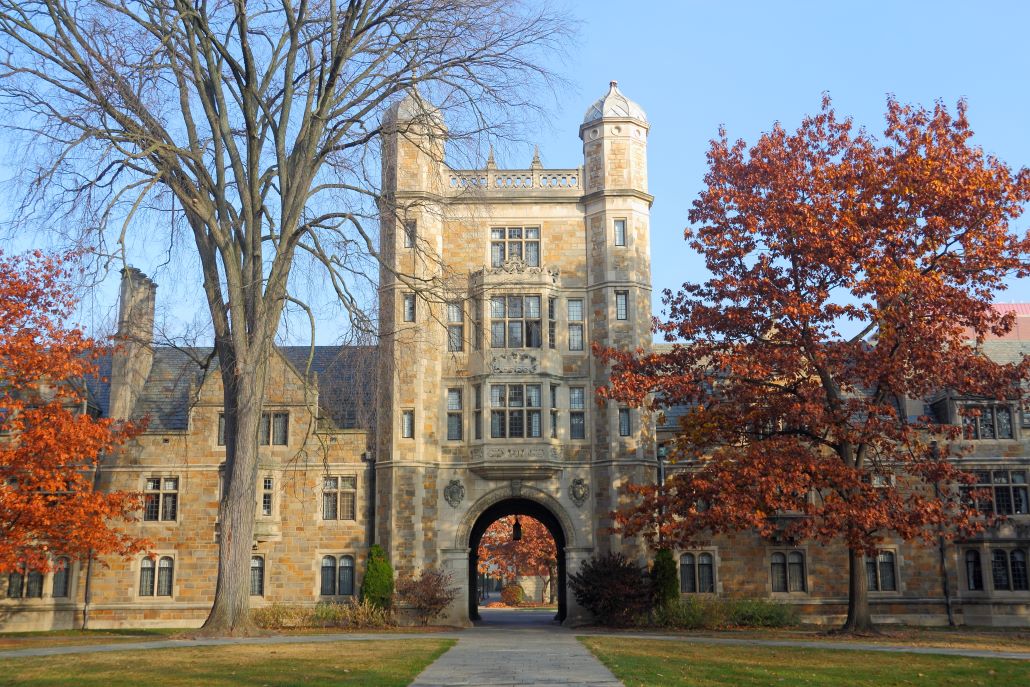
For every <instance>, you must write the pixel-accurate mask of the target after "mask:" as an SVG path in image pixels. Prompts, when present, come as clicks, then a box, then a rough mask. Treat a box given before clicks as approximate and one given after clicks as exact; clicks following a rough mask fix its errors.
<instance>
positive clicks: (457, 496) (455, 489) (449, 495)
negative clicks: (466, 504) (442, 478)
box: [443, 479, 465, 508]
mask: <svg viewBox="0 0 1030 687" xmlns="http://www.w3.org/2000/svg"><path fill="white" fill-rule="evenodd" d="M443 498H444V500H445V501H447V503H449V504H450V506H451V508H457V507H458V504H459V503H461V502H462V500H464V498H465V485H463V484H462V483H461V482H460V481H459V480H456V479H452V480H451V482H450V484H448V485H447V486H446V487H444V489H443Z"/></svg>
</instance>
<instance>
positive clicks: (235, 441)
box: [201, 346, 267, 635]
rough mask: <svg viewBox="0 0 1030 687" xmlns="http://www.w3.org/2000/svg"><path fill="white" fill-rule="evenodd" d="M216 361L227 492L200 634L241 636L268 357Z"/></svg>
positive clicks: (247, 625) (249, 625)
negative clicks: (208, 603)
mask: <svg viewBox="0 0 1030 687" xmlns="http://www.w3.org/2000/svg"><path fill="white" fill-rule="evenodd" d="M255 348H258V347H256V346H255ZM220 365H221V368H222V379H223V383H224V387H225V394H224V397H225V444H226V461H225V475H224V477H223V479H224V481H225V484H226V490H225V493H224V494H223V495H222V499H221V501H220V502H219V507H218V523H219V529H218V533H219V535H218V536H219V537H220V538H221V540H222V541H221V545H220V546H219V547H218V579H217V581H216V583H215V600H214V605H213V606H212V607H211V613H210V614H209V615H208V617H207V620H206V621H204V626H203V627H202V628H201V633H202V634H214V635H245V634H250V633H252V632H253V631H254V629H255V627H254V624H253V622H252V621H251V618H250V585H249V584H248V583H247V581H248V580H249V575H250V558H251V552H252V547H253V541H254V517H255V515H256V510H257V496H256V489H257V472H258V460H257V458H258V456H257V450H258V449H257V447H258V435H259V432H260V423H261V408H262V399H263V398H264V390H265V374H266V371H267V356H264V355H262V356H260V357H259V358H258V359H257V360H254V361H252V362H251V363H249V364H248V363H246V362H244V363H241V364H239V365H237V364H236V362H235V361H233V360H232V359H226V360H225V361H224V362H222V360H221V358H220ZM247 368H250V369H247Z"/></svg>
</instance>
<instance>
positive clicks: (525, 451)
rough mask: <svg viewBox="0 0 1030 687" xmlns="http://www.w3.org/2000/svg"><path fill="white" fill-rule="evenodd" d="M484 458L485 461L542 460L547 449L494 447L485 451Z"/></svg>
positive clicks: (536, 447)
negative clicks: (485, 458)
mask: <svg viewBox="0 0 1030 687" xmlns="http://www.w3.org/2000/svg"><path fill="white" fill-rule="evenodd" d="M552 450H553V449H552ZM552 455H553V454H552ZM486 457H487V460H491V459H492V460H544V459H545V458H546V457H547V449H545V448H544V447H543V446H515V447H511V446H507V447H501V446H495V447H493V448H488V449H487V450H486Z"/></svg>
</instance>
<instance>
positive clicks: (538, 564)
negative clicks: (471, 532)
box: [479, 515, 558, 600]
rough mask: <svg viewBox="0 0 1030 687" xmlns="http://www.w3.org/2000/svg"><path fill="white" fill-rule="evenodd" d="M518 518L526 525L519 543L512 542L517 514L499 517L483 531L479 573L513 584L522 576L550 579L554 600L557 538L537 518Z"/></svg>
mask: <svg viewBox="0 0 1030 687" xmlns="http://www.w3.org/2000/svg"><path fill="white" fill-rule="evenodd" d="M518 517H519V523H520V524H521V525H522V539H520V540H519V541H514V540H513V539H512V528H513V527H514V526H515V516H514V515H508V516H505V517H503V518H499V519H498V520H496V521H495V522H493V523H492V524H491V525H490V526H489V527H487V528H486V531H485V532H483V538H482V539H481V540H480V542H479V572H480V573H483V574H487V575H497V576H499V577H500V578H501V579H503V580H510V581H512V582H514V581H516V579H517V578H518V577H521V576H526V577H537V576H539V577H547V579H548V588H549V590H550V593H551V596H552V597H553V596H554V594H555V589H554V586H555V578H556V577H557V570H558V567H557V566H558V552H557V548H556V547H555V545H554V537H552V536H551V533H550V532H549V531H548V529H547V526H546V525H544V524H543V523H542V522H540V521H539V520H537V519H536V518H533V517H530V516H528V515H520V516H518ZM541 600H542V599H541Z"/></svg>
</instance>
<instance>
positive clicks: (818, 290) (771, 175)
mask: <svg viewBox="0 0 1030 687" xmlns="http://www.w3.org/2000/svg"><path fill="white" fill-rule="evenodd" d="M971 136H972V131H971V130H970V128H969V124H968V122H967V120H966V107H965V104H964V103H959V105H958V109H957V114H955V115H953V114H952V113H950V112H949V110H948V108H946V107H945V106H944V105H942V104H938V105H937V106H936V107H935V108H934V109H933V110H932V111H930V110H926V109H923V108H919V107H912V106H906V105H902V104H899V103H898V102H896V101H895V100H893V99H890V100H889V101H888V103H887V113H886V129H885V133H884V136H883V138H882V140H877V139H876V138H874V137H873V136H871V135H870V134H868V133H867V132H865V131H864V130H856V129H855V127H853V126H852V123H851V121H850V120H847V119H845V120H842V119H838V117H837V116H836V115H835V113H834V110H833V109H832V107H831V105H830V102H829V99H828V98H827V99H825V100H824V103H823V108H822V111H821V112H820V113H819V114H818V115H816V116H812V117H809V118H807V119H805V120H804V121H803V123H802V124H801V126H800V127H799V128H798V129H797V131H795V132H788V131H786V130H784V129H783V128H781V127H780V126H778V125H777V126H775V127H774V128H773V130H772V131H771V132H770V133H767V134H765V135H763V136H761V138H760V139H759V140H758V142H757V143H756V144H755V145H754V146H753V147H752V148H750V149H749V148H747V147H746V146H745V144H744V143H743V142H742V141H737V142H735V143H734V142H730V140H729V139H728V138H727V136H726V134H725V132H724V131H723V132H720V137H719V138H718V139H717V140H714V141H713V142H712V144H711V148H710V151H709V153H708V164H709V170H708V173H707V175H706V177H705V182H706V186H707V188H705V190H704V191H702V193H701V195H700V197H699V198H698V199H697V200H695V201H694V205H693V209H692V210H691V212H690V221H691V223H692V228H690V229H687V230H686V232H685V235H686V238H687V240H688V242H689V245H690V246H691V248H693V249H694V250H696V251H698V252H699V253H700V254H701V255H702V256H704V258H705V262H706V265H707V267H708V270H709V272H710V275H711V276H710V277H709V278H708V280H707V281H705V282H704V283H686V284H684V285H683V287H682V289H681V290H680V291H679V292H678V293H672V292H670V291H666V292H665V297H664V300H665V304H666V306H667V309H668V312H667V315H668V316H667V319H665V320H664V321H659V322H657V324H656V326H657V330H658V331H659V332H661V333H662V334H664V335H665V337H666V340H667V341H669V342H674V343H673V346H672V349H671V351H668V352H660V353H654V354H645V353H642V352H637V353H636V354H633V353H628V352H618V351H610V350H609V351H599V353H600V354H601V355H602V357H603V358H604V359H605V360H607V361H609V362H610V363H612V365H613V375H612V378H611V385H610V386H609V387H608V388H606V389H604V390H602V395H603V396H607V397H608V398H613V399H618V400H620V401H622V402H630V403H635V404H638V405H651V406H652V407H658V406H662V405H664V406H668V405H673V404H682V405H685V406H687V407H688V408H689V409H690V410H689V412H688V413H687V414H686V415H685V416H684V417H683V419H682V425H681V427H680V430H679V434H678V437H677V442H676V446H675V448H674V456H675V457H676V459H677V460H681V461H692V462H691V466H692V467H691V468H690V469H687V470H684V471H681V472H677V473H676V474H675V475H674V476H673V477H671V478H670V479H669V480H668V482H667V484H666V485H664V487H663V488H661V489H659V488H658V487H653V486H652V487H638V488H636V489H635V491H636V493H637V495H638V496H639V497H640V498H639V500H638V501H637V502H636V505H635V506H634V507H632V508H630V509H628V510H626V511H623V512H621V513H620V514H618V523H619V525H620V527H621V529H622V530H623V531H624V532H625V533H628V534H633V533H639V532H643V533H645V534H646V535H647V536H649V537H655V536H656V535H657V534H658V533H659V532H660V535H661V538H662V539H663V540H664V542H665V543H666V545H668V544H679V545H687V544H690V543H692V542H696V541H697V540H698V539H702V538H705V537H707V536H710V535H708V534H706V533H719V532H726V531H731V530H744V529H753V530H757V531H758V532H759V533H760V534H762V535H763V536H773V535H776V536H778V537H782V538H784V539H786V540H788V541H791V540H794V541H800V540H806V539H814V540H816V541H819V542H842V543H843V544H844V545H845V546H846V547H847V550H848V552H849V563H850V565H849V568H850V573H849V575H850V579H849V596H848V601H849V604H848V617H847V621H846V623H845V629H846V630H864V629H867V628H869V627H870V626H871V619H870V614H869V603H868V597H867V591H866V590H867V586H866V567H865V565H864V564H863V562H864V557H865V556H866V555H870V554H874V553H875V552H876V550H877V549H878V547H879V546H881V545H882V543H883V542H884V541H885V538H887V537H894V538H900V539H902V540H906V541H908V540H914V539H920V538H921V539H924V540H931V539H935V538H936V537H937V536H938V534H939V533H943V534H945V535H946V536H960V535H966V534H969V533H970V532H972V531H975V530H977V529H979V528H981V527H982V526H983V524H984V523H983V521H982V520H981V519H980V518H979V517H978V514H977V513H976V511H975V510H974V509H973V508H971V507H970V506H969V505H968V504H967V503H965V502H964V501H963V500H962V498H961V497H960V494H959V490H958V489H956V488H955V486H954V485H955V484H957V483H958V484H961V483H966V484H969V483H972V478H971V476H970V475H968V474H966V473H963V472H961V471H960V470H959V468H958V467H956V465H955V463H954V462H953V461H952V460H950V458H952V457H953V455H954V453H953V451H956V450H957V449H956V448H954V446H953V445H952V444H951V443H950V442H951V441H952V440H955V439H957V438H958V430H957V428H955V427H942V426H938V425H936V424H934V423H932V422H931V420H930V418H926V417H916V416H917V415H918V413H910V412H909V411H908V410H907V409H906V404H905V399H922V398H925V397H927V396H928V395H930V394H933V393H935V392H939V391H941V390H952V391H953V392H954V393H957V394H962V395H972V396H978V397H986V398H991V399H1004V398H1013V397H1014V395H1015V394H1017V393H1018V389H1019V385H1020V383H1021V381H1022V380H1024V379H1026V377H1027V365H1026V364H1019V365H998V364H995V363H993V362H992V361H990V360H988V359H986V358H985V357H984V356H981V355H979V354H978V353H977V351H976V349H975V344H976V343H977V342H978V341H982V339H983V337H985V336H987V335H991V334H993V335H1000V334H1002V333H1004V332H1006V331H1008V329H1009V328H1010V327H1011V325H1012V317H1011V315H1009V316H1002V315H1001V314H999V313H998V312H997V311H996V310H994V309H993V308H992V307H991V303H992V300H993V298H994V295H995V293H996V292H998V291H999V290H1001V289H1004V288H1005V283H1004V280H1005V279H1006V278H1008V277H1011V276H1025V275H1026V273H1027V270H1026V267H1025V266H1026V264H1027V254H1028V251H1030V241H1028V239H1027V237H1026V236H1025V235H1022V234H1019V235H1017V234H1016V233H1014V232H1013V231H1011V228H1010V224H1011V223H1012V221H1013V220H1014V219H1015V218H1017V217H1018V216H1019V215H1020V213H1021V211H1022V204H1023V203H1025V202H1026V201H1027V200H1030V173H1028V171H1027V170H1026V169H1020V170H1018V171H1013V170H1012V169H1010V168H1009V167H1008V166H1006V165H1005V164H1004V163H1002V162H1001V161H999V160H997V159H996V158H994V157H992V156H990V155H987V154H986V153H984V152H983V151H982V150H981V149H980V148H978V147H976V146H973V145H971V143H970V137H971ZM970 337H972V339H973V340H972V341H970Z"/></svg>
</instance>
